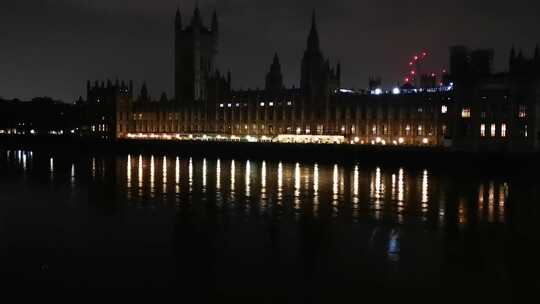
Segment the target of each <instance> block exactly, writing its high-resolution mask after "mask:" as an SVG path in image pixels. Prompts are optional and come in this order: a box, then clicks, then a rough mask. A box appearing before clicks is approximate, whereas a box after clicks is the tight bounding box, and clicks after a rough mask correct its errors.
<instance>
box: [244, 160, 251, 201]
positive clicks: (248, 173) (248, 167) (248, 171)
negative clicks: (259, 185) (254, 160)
mask: <svg viewBox="0 0 540 304" xmlns="http://www.w3.org/2000/svg"><path fill="white" fill-rule="evenodd" d="M245 178H246V197H248V198H249V197H250V196H251V162H250V161H249V160H248V161H247V162H246V173H245Z"/></svg>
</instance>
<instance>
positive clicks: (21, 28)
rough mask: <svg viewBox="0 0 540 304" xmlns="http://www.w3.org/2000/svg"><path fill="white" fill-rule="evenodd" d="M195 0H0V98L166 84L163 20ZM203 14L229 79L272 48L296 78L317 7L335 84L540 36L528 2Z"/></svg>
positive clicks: (306, 0) (253, 74) (264, 8)
mask: <svg viewBox="0 0 540 304" xmlns="http://www.w3.org/2000/svg"><path fill="white" fill-rule="evenodd" d="M194 3H195V1H177V0H162V1H158V0H154V1H147V0H17V1H14V0H6V1H2V2H1V3H0V20H2V26H1V27H0V37H2V39H0V96H5V97H22V98H29V97H32V96H37V95H50V96H53V97H58V98H62V99H65V100H68V101H71V100H73V99H75V98H76V97H77V96H79V95H82V94H84V84H85V82H86V79H96V78H97V79H103V78H107V77H109V78H114V77H116V76H118V77H121V78H125V79H134V80H135V81H136V83H139V84H140V83H141V82H142V81H145V80H146V81H147V82H148V85H149V87H150V88H151V91H152V93H153V95H155V96H157V95H158V94H159V93H160V92H161V91H166V92H167V93H169V95H170V94H171V93H172V83H173V73H172V63H173V50H172V46H173V44H172V41H173V40H172V38H173V32H172V30H173V28H172V22H173V20H172V18H173V15H174V10H175V9H176V7H177V5H180V8H181V10H182V13H183V17H184V20H188V19H189V18H190V17H191V12H192V10H193V7H194ZM199 3H200V6H201V10H202V12H203V14H204V16H205V19H206V21H207V22H209V19H210V15H211V12H212V10H213V9H214V8H217V10H218V12H219V15H220V19H221V20H220V21H221V28H222V33H223V35H222V40H221V48H220V55H219V56H220V57H219V61H220V62H219V65H220V67H221V68H222V69H228V68H230V69H231V70H232V72H233V81H234V85H235V86H236V87H243V88H247V87H256V86H262V85H263V77H264V74H265V73H266V70H267V69H268V65H269V64H270V62H271V58H272V55H273V53H274V52H276V51H277V52H278V53H279V54H280V57H281V60H282V65H283V70H284V74H285V75H284V76H285V80H286V82H287V84H289V85H296V84H297V83H298V81H299V74H300V58H301V56H302V52H303V50H304V47H305V42H306V36H307V32H308V30H309V24H310V16H311V12H312V10H313V9H316V10H317V16H318V23H319V32H320V35H321V43H322V47H323V50H324V53H325V55H327V56H328V57H330V59H331V61H332V62H334V63H335V62H336V61H337V60H341V62H342V64H343V73H344V75H343V79H344V85H345V86H350V87H364V86H365V84H366V79H367V78H368V76H369V75H380V76H382V77H383V79H384V81H385V83H386V84H387V85H391V84H394V83H395V82H397V81H399V80H400V79H401V78H402V75H403V74H404V73H405V72H406V70H405V69H406V63H407V61H408V57H409V56H410V55H411V54H413V53H414V52H415V51H418V50H421V49H426V50H429V52H430V55H431V56H430V62H429V63H428V66H429V67H430V68H431V69H439V68H441V67H443V66H446V65H447V52H448V51H447V50H448V46H450V45H453V44H458V43H460V44H461V43H462V44H467V45H470V46H472V47H493V48H495V50H496V58H497V60H496V66H497V68H498V69H503V68H504V64H505V63H506V61H507V53H508V50H509V48H510V46H511V45H512V44H515V45H516V46H518V47H523V48H525V49H526V52H525V53H529V54H530V53H531V52H532V49H533V48H534V44H535V43H536V42H538V41H539V40H540V35H539V34H540V33H539V30H538V29H539V25H540V24H539V23H540V21H539V20H538V18H537V16H538V15H540V3H538V1H528V0H514V1H512V2H508V1H505V2H502V1H498V2H496V1H487V0H476V1H465V0H456V1H451V2H437V1H428V0H420V1H402V0H401V1H393V0H378V1H356V0H351V1H345V0H342V1H339V0H335V1H327V0H296V1H290V0H287V1H286V0H276V1H256V0H220V1H216V0H215V1H210V0H209V1H202V0H201V1H199Z"/></svg>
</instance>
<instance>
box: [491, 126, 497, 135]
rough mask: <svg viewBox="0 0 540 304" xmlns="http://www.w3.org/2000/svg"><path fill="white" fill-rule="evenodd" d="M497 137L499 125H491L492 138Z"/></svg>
mask: <svg viewBox="0 0 540 304" xmlns="http://www.w3.org/2000/svg"><path fill="white" fill-rule="evenodd" d="M496 135H497V125H495V124H491V137H495V136H496Z"/></svg>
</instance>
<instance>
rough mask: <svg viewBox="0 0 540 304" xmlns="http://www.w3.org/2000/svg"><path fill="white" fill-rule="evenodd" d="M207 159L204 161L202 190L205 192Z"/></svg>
mask: <svg viewBox="0 0 540 304" xmlns="http://www.w3.org/2000/svg"><path fill="white" fill-rule="evenodd" d="M206 174H207V172H206V158H205V159H203V165H202V189H203V192H206Z"/></svg>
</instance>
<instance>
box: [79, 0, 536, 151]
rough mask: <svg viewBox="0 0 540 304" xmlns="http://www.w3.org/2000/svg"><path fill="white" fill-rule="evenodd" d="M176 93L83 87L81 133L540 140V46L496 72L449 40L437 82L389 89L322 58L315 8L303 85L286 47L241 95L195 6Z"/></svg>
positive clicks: (468, 142)
mask: <svg viewBox="0 0 540 304" xmlns="http://www.w3.org/2000/svg"><path fill="white" fill-rule="evenodd" d="M174 27H175V52H174V54H175V56H174V59H175V60H174V67H175V82H174V85H175V97H174V98H172V99H170V100H169V99H167V97H166V96H165V94H163V95H162V96H161V98H160V99H159V100H152V99H151V98H150V97H149V93H148V89H147V88H146V85H143V87H142V88H141V90H140V94H138V96H135V94H134V88H133V83H132V82H129V83H125V82H121V83H119V82H118V81H116V82H115V83H112V82H111V81H107V82H106V83H105V82H101V83H99V82H97V81H96V82H95V83H90V82H88V84H87V99H86V100H80V101H79V103H82V104H84V105H85V107H84V108H85V113H84V124H85V126H83V127H82V128H83V130H85V132H87V135H90V136H96V137H100V138H107V139H115V140H125V139H130V140H137V139H148V140H150V139H162V140H233V141H274V142H293V143H347V144H359V145H361V144H366V145H407V146H435V147H437V146H440V147H446V148H449V149H453V150H459V151H484V150H493V151H534V150H538V149H539V148H540V129H539V127H540V125H539V123H540V120H539V118H540V107H539V103H540V82H539V80H540V54H539V50H538V47H536V49H535V52H534V56H533V58H531V59H529V58H525V57H524V55H523V54H522V52H521V51H520V52H519V54H516V52H515V51H514V49H512V52H511V54H510V60H509V70H508V71H507V72H504V73H494V72H493V68H492V66H493V57H494V52H493V51H492V50H489V49H480V50H469V49H468V48H466V47H464V46H455V47H451V48H450V71H449V74H448V75H445V76H444V78H443V79H441V80H440V81H435V80H434V79H432V80H433V81H422V82H421V83H420V84H415V85H412V84H410V83H408V84H405V85H403V86H401V87H396V88H393V89H391V90H389V91H386V90H384V89H382V88H381V87H380V81H377V80H372V81H370V84H369V88H368V89H366V90H363V91H353V90H348V89H343V88H342V87H341V85H340V84H341V65H340V64H339V63H338V64H337V65H336V66H335V67H334V66H331V65H330V63H329V60H328V59H325V57H324V56H323V53H322V50H321V47H320V43H319V36H318V32H317V25H316V21H315V16H313V21H312V24H311V30H310V32H309V36H308V39H307V47H306V50H305V51H304V54H303V58H302V65H301V66H302V67H301V81H300V86H299V87H298V88H294V87H293V88H285V87H284V85H283V77H282V74H281V66H280V62H279V58H278V55H277V54H276V55H275V56H274V58H273V62H272V64H271V65H270V68H269V71H268V73H267V75H266V85H265V88H264V90H258V89H257V90H243V91H236V90H233V89H232V88H231V74H230V72H229V73H227V74H221V73H220V72H219V71H218V70H217V69H216V68H215V66H216V62H215V58H216V54H217V52H218V47H219V43H218V41H219V33H220V32H219V23H218V17H217V15H216V13H214V15H213V18H212V22H211V25H210V27H207V26H205V25H204V24H203V21H202V17H201V14H200V11H199V9H198V8H196V9H195V11H194V13H193V16H192V18H191V20H190V22H189V23H188V24H185V23H184V22H183V20H182V16H181V14H180V11H177V12H176V20H175V25H174Z"/></svg>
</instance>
